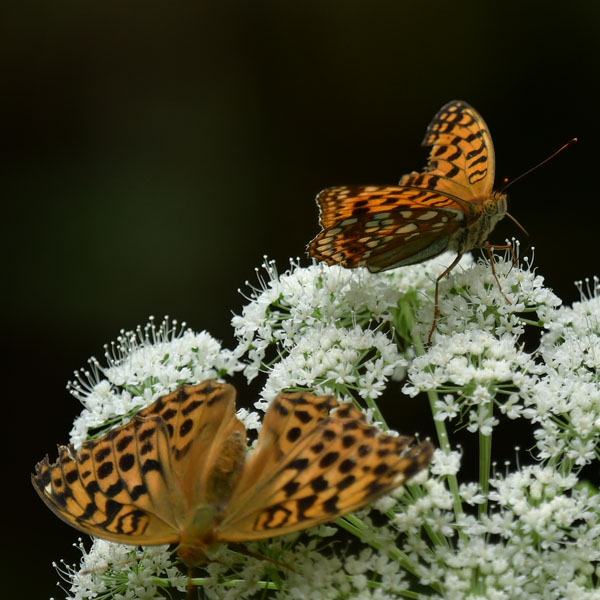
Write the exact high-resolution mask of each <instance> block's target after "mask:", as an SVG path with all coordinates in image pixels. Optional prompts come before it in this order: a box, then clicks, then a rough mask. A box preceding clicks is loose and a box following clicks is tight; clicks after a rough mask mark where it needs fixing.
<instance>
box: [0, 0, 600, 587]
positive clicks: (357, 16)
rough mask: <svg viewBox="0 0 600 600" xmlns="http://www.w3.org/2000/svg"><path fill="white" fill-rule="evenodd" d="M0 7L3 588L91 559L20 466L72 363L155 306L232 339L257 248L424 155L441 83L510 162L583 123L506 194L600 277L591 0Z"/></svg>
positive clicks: (280, 258)
mask: <svg viewBox="0 0 600 600" xmlns="http://www.w3.org/2000/svg"><path fill="white" fill-rule="evenodd" d="M1 10H2V12H3V13H4V14H3V15H0V17H1V18H0V40H1V41H0V64H1V73H2V92H1V97H0V106H1V114H2V125H3V126H2V143H1V144H0V147H1V148H2V157H1V161H0V177H1V182H2V187H1V189H2V197H3V218H2V225H3V227H2V229H3V235H2V238H3V242H4V246H5V248H4V251H3V255H4V261H3V262H4V265H5V277H4V281H5V285H4V289H3V294H2V298H3V300H4V302H5V306H3V311H2V314H3V316H4V318H5V321H6V322H5V325H4V332H5V335H4V336H3V339H4V344H5V355H6V356H7V357H8V360H6V359H5V360H4V366H5V368H6V374H5V376H4V381H5V382H7V383H8V394H7V396H6V398H5V410H4V414H3V426H4V428H5V432H7V433H5V434H4V436H3V439H4V440H7V442H8V444H7V447H6V449H4V459H5V461H6V465H7V468H8V476H6V475H5V478H4V487H3V490H4V492H3V496H4V502H5V505H7V506H8V507H9V508H8V509H6V512H5V513H4V525H3V529H2V530H3V541H4V543H3V544H2V546H3V550H4V552H5V553H7V555H6V556H5V557H4V560H3V561H2V564H3V565H4V569H5V570H6V573H5V577H4V584H3V589H4V590H6V592H5V593H6V594H7V597H9V595H14V594H15V593H17V591H18V593H20V595H21V596H22V595H23V594H25V597H32V598H38V597H39V598H45V597H48V596H50V595H55V596H56V597H63V596H62V595H61V594H60V593H57V592H59V590H56V588H55V581H56V575H55V572H54V570H53V569H52V567H51V565H50V562H51V561H52V560H58V559H60V558H61V557H64V558H67V559H68V560H69V561H72V560H73V559H75V558H77V557H78V556H79V555H78V553H77V552H76V551H74V549H73V548H71V542H72V541H74V540H75V539H76V538H77V535H78V534H77V533H76V532H75V531H74V530H71V529H70V528H69V527H67V526H66V525H63V524H62V523H61V522H60V521H59V520H58V519H56V518H54V517H53V516H52V515H51V514H50V512H49V511H48V510H47V509H46V508H45V507H44V506H43V505H42V503H41V502H40V501H39V499H38V498H37V497H36V495H35V493H34V491H33V489H32V488H31V487H30V484H29V473H30V472H31V470H32V468H33V465H34V464H35V463H36V462H37V461H38V460H39V459H41V458H42V457H43V455H44V454H45V453H47V452H48V453H50V455H51V456H54V453H55V450H54V449H55V445H56V443H58V442H65V441H66V440H67V435H68V431H69V429H70V426H71V423H72V420H73V418H74V416H75V415H76V414H78V413H79V411H80V406H78V404H77V402H76V401H75V400H74V399H73V398H71V397H70V396H69V395H68V393H67V392H66V391H65V389H64V386H65V383H66V381H67V380H68V379H70V378H71V375H72V372H73V370H74V369H77V368H79V367H82V366H85V361H86V359H87V358H88V357H89V356H90V355H92V354H94V355H96V356H99V357H101V356H102V353H103V350H102V345H103V344H104V343H105V342H107V341H110V340H112V339H114V338H115V337H116V336H117V335H118V333H119V330H120V329H121V328H126V329H130V328H133V327H135V326H136V325H137V324H139V323H141V324H143V323H145V322H146V320H147V317H148V315H151V314H152V315H156V317H157V320H160V318H161V317H162V316H163V315H164V314H169V315H171V316H172V317H174V318H178V319H180V320H186V321H187V322H188V323H189V324H190V325H191V326H192V327H193V328H195V329H197V330H201V329H207V330H209V331H210V332H211V333H212V334H213V335H215V336H216V337H217V338H219V339H221V340H223V342H224V344H225V345H227V346H229V347H231V346H232V345H233V339H232V335H231V332H230V328H229V319H230V315H231V311H235V312H239V311H240V309H241V306H242V303H243V300H242V298H241V296H240V295H239V294H238V292H237V291H236V290H237V288H238V287H243V282H244V281H245V280H246V279H250V280H251V281H254V267H256V266H258V265H259V264H260V262H261V260H262V256H263V254H267V255H268V256H269V257H271V258H274V259H276V260H277V263H278V265H279V267H280V269H281V270H283V269H284V268H285V267H286V266H287V259H288V257H290V256H292V257H295V256H298V255H301V256H302V255H303V252H304V246H305V244H306V243H307V242H308V241H309V240H310V239H311V238H312V237H313V236H314V235H315V234H316V233H317V231H318V226H317V209H316V206H315V204H314V197H315V195H316V193H317V192H318V191H319V190H320V189H322V188H324V187H327V186H330V185H336V184H350V183H376V184H387V183H393V182H395V181H397V180H398V178H399V177H400V175H402V174H403V173H405V172H408V171H411V170H413V169H419V168H421V167H422V166H423V165H424V162H425V158H426V152H425V150H423V149H422V148H420V146H419V143H420V141H421V139H422V136H423V134H424V131H425V128H426V126H427V124H428V123H429V120H430V119H431V118H432V116H433V115H434V113H435V112H436V111H437V110H438V109H439V108H440V107H441V106H442V104H444V103H445V102H447V101H449V100H452V99H456V98H459V99H463V100H466V101H467V102H469V103H471V104H472V105H473V106H475V108H476V109H477V110H478V111H479V112H480V113H481V114H482V115H483V116H484V118H485V119H486V121H487V123H488V125H489V127H490V130H491V132H492V137H493V139H494V143H495V148H496V156H497V177H498V181H500V180H501V179H502V178H504V177H509V178H513V177H515V176H517V175H518V174H520V173H521V172H523V171H524V170H526V169H528V168H529V167H531V166H533V165H534V164H535V163H536V162H538V161H540V160H541V159H543V158H545V157H546V156H548V155H549V154H550V153H551V152H553V151H554V150H555V149H556V148H557V147H558V146H560V145H561V144H562V143H563V142H565V141H566V140H568V139H569V138H571V137H573V136H578V137H579V138H580V143H579V144H577V145H575V146H574V147H573V148H571V149H569V150H568V151H566V152H564V153H563V154H562V155H561V156H560V157H558V158H556V159H555V160H554V161H553V162H552V163H551V164H550V165H547V166H545V167H542V168H541V169H540V170H539V171H537V172H535V173H533V174H532V175H530V176H528V177H527V178H525V179H524V180H522V181H521V182H519V183H518V184H516V185H515V186H514V187H513V188H511V190H510V206H509V208H510V212H511V213H512V214H513V215H515V216H516V217H517V218H518V219H519V221H520V222H521V223H522V224H523V226H524V227H526V228H527V229H528V231H529V232H530V235H531V237H530V242H531V243H532V244H533V245H535V246H536V260H535V262H536V265H537V267H538V270H539V272H540V274H542V275H544V276H545V278H546V281H547V283H548V284H549V285H550V286H551V287H552V288H553V289H554V290H555V291H557V293H558V294H559V295H560V296H561V297H563V298H564V299H565V301H566V302H572V301H573V300H575V299H576V298H577V297H578V296H577V293H576V290H575V288H574V286H573V284H572V281H573V280H575V279H578V278H583V277H586V276H590V275H593V274H594V273H598V268H597V261H596V256H597V238H598V216H599V212H600V211H599V210H598V191H597V190H596V185H595V184H594V181H595V178H596V176H597V159H598V150H597V135H598V122H597V109H598V97H597V94H596V92H595V86H596V85H597V81H598V75H599V69H598V61H599V52H598V50H599V45H598V42H597V41H596V40H597V36H598V31H599V30H600V29H599V26H600V22H599V21H600V20H599V16H600V15H599V9H598V6H597V5H596V4H595V3H591V2H588V1H585V0H579V1H577V0H575V1H571V2H569V3H568V4H564V3H560V4H558V3H548V2H534V1H530V2H511V1H509V2H502V3H499V2H498V3H492V2H481V1H479V2H475V1H470V2H453V3H450V2H435V1H430V2H416V1H415V2H401V1H397V2H392V1H387V2H386V1H374V2H358V1H354V0H345V1H341V0H340V1H339V2H334V1H330V0H318V1H314V2H300V3H291V2H276V1H273V2H252V3H251V2H242V1H239V2H215V3H214V4H211V3H207V2H205V1H198V2H194V3H184V2H175V3H169V5H168V6H167V5H165V4H162V3H153V2H150V3H147V2H145V3H136V2H114V3H111V2H102V3H86V2H79V1H70V2H68V1H67V2H58V3H48V2H23V3H14V5H13V6H8V3H5V4H4V5H3V7H2V9H1ZM593 90H594V91H593ZM512 235H517V236H518V237H520V238H521V239H522V241H523V242H524V243H527V240H526V239H524V237H523V235H522V234H520V233H519V232H518V230H517V229H516V228H515V227H514V226H513V225H512V224H511V223H510V222H509V221H508V220H505V221H504V222H503V223H502V224H501V225H500V226H499V227H498V228H497V231H496V233H495V235H494V237H493V239H492V241H496V242H500V243H501V242H502V241H503V240H504V238H505V237H507V236H512ZM241 396H242V401H243V402H247V403H249V402H250V401H251V400H252V397H251V396H250V395H249V393H248V391H245V392H244V391H243V388H242V391H241ZM4 532H5V533H4ZM11 582H14V586H15V588H14V590H11V589H10V585H11ZM7 586H8V589H7ZM11 591H13V594H10V592H11Z"/></svg>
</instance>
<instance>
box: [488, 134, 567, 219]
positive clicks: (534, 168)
mask: <svg viewBox="0 0 600 600" xmlns="http://www.w3.org/2000/svg"><path fill="white" fill-rule="evenodd" d="M576 141H577V138H576V137H574V138H572V139H570V140H569V141H568V142H567V143H566V144H563V145H562V146H561V147H560V148H559V149H558V150H556V151H555V152H553V153H552V154H551V155H550V156H549V157H548V158H545V159H544V160H543V161H542V162H540V163H538V164H537V165H535V166H533V167H531V169H527V171H525V173H521V174H520V175H519V176H518V177H515V179H513V180H512V181H508V179H505V180H504V181H503V182H502V185H501V186H500V189H499V190H498V193H503V192H504V191H505V190H506V189H507V188H508V187H509V186H511V185H512V184H513V183H516V182H517V181H519V179H523V177H525V175H529V173H531V172H532V171H535V170H536V169H537V168H539V167H541V166H542V165H545V164H546V163H547V162H548V161H549V160H552V159H553V158H554V157H555V156H556V155H557V154H559V153H560V152H562V151H563V150H565V149H566V148H568V147H569V146H570V145H571V144H574V143H575V142H576ZM507 216H508V217H510V218H511V219H512V220H513V221H515V220H514V219H513V218H512V217H511V216H510V215H507ZM515 223H517V222H516V221H515ZM517 225H519V224H518V223H517ZM519 227H521V226H520V225H519ZM521 229H523V228H522V227H521ZM523 231H525V230H524V229H523Z"/></svg>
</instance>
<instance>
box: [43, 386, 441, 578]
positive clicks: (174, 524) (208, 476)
mask: <svg viewBox="0 0 600 600" xmlns="http://www.w3.org/2000/svg"><path fill="white" fill-rule="evenodd" d="M235 396H236V392H235V389H234V387H233V386H231V385H229V384H224V383H218V382H216V381H213V380H207V381H204V382H203V383H201V384H199V385H194V386H192V385H183V386H182V387H180V388H179V389H178V390H176V391H175V392H173V393H171V394H168V395H165V396H162V397H160V398H158V399H157V400H156V401H155V402H154V403H153V404H151V405H150V406H148V407H147V408H145V409H143V410H141V411H140V412H139V413H137V415H136V416H135V417H134V418H133V419H132V420H131V421H130V422H128V423H126V424H125V425H121V426H120V427H117V428H115V429H112V430H111V431H109V432H108V433H106V434H105V435H103V436H102V437H100V438H98V439H94V440H89V441H86V442H84V443H83V444H82V446H81V448H80V449H79V451H76V450H75V449H74V448H72V447H65V446H59V450H58V460H57V461H56V462H55V463H53V464H50V462H49V460H48V457H47V456H46V458H45V459H44V460H42V461H41V462H40V463H38V464H37V466H36V468H35V473H34V474H33V475H32V483H33V486H34V487H35V489H36V491H37V492H38V494H39V495H40V497H41V498H42V500H43V501H44V502H45V503H46V505H47V506H48V507H49V508H50V510H52V511H53V512H54V513H55V514H56V515H57V516H58V517H60V518H61V519H62V520H63V521H65V522H66V523H68V524H69V525H72V526H73V527H75V528H76V529H79V530H80V531H82V532H84V533H88V534H90V535H93V536H97V537H100V538H104V539H106V540H110V541H113V542H121V543H123V544H132V545H142V546H144V545H147V546H152V545H159V544H178V548H177V553H178V556H179V558H180V559H181V561H182V562H183V563H184V564H186V565H187V566H188V567H190V568H191V567H194V566H197V565H200V564H202V563H204V562H206V561H207V560H208V553H209V552H210V551H211V549H213V548H214V547H215V546H216V545H218V544H220V543H230V542H248V541H252V540H261V539H265V538H270V537H273V536H278V535H283V534H287V533H291V532H294V531H299V530H302V529H306V528H308V527H312V526H313V525H317V524H319V523H323V522H326V521H330V520H333V519H336V518H337V517H340V516H342V515H344V514H347V513H349V512H352V511H355V510H358V509H359V508H362V507H364V506H365V505H367V504H369V503H370V502H372V501H373V500H375V499H377V498H379V497H381V496H383V495H384V494H387V493H388V492H390V491H391V490H393V489H394V488H396V487H397V486H399V485H402V484H403V483H405V482H406V481H407V480H408V479H410V478H411V477H412V476H413V475H415V474H416V473H417V472H419V471H421V470H422V469H424V468H425V467H426V466H427V465H428V464H429V462H430V460H431V457H432V454H433V446H432V445H431V443H430V442H428V441H424V442H421V443H419V444H415V443H413V438H410V437H406V436H392V435H388V434H386V433H383V432H381V431H380V430H379V429H378V428H377V427H374V426H373V425H369V424H368V423H367V422H366V419H365V416H364V415H363V414H362V412H361V411H360V410H358V409H357V408H356V407H355V406H354V405H353V404H352V403H349V402H346V403H342V404H340V403H338V401H337V400H336V398H335V397H334V396H332V395H326V396H316V395H314V394H311V393H308V392H293V393H281V394H279V395H278V396H276V397H275V399H274V400H273V401H272V403H271V404H270V406H269V408H268V410H267V412H266V414H265V417H264V420H263V424H262V428H261V431H260V433H259V436H258V440H257V444H256V446H255V448H254V449H253V450H252V451H251V452H250V454H249V455H248V456H247V451H246V432H245V428H244V425H243V424H242V422H241V421H240V420H239V419H238V418H237V417H236V412H235Z"/></svg>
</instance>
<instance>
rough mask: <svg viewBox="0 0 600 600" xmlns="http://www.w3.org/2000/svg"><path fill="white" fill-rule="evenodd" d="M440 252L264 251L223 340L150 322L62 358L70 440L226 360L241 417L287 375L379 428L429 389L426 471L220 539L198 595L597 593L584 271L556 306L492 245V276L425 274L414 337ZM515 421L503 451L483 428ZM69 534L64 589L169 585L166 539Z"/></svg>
mask: <svg viewBox="0 0 600 600" xmlns="http://www.w3.org/2000/svg"><path fill="white" fill-rule="evenodd" d="M451 260H452V257H451V256H443V257H440V258H439V259H435V260H432V261H429V262H427V263H425V264H423V265H415V266H410V267H403V268H401V269H397V270H394V271H389V272H385V273H383V274H378V275H373V274H371V273H368V272H367V271H366V270H362V269H354V270H346V269H342V268H339V267H328V266H325V265H310V266H308V267H302V266H300V264H299V263H298V262H295V261H294V262H291V263H290V267H289V269H288V270H287V271H286V272H284V273H281V274H280V273H278V272H277V270H276V269H275V266H274V264H273V263H271V262H265V264H264V266H263V274H262V275H260V276H259V284H258V285H257V286H256V287H251V288H250V290H249V292H247V303H246V305H245V306H244V308H243V309H242V311H241V314H239V315H237V316H235V317H234V318H233V320H232V325H233V328H234V333H235V335H236V338H237V340H238V343H237V346H236V347H235V348H233V349H232V350H226V349H224V348H222V347H221V345H220V344H219V342H217V341H216V340H214V338H212V337H211V336H210V335H209V334H207V333H206V332H202V333H194V332H193V331H191V330H189V329H186V328H185V327H179V326H175V325H173V323H172V322H170V321H165V322H163V324H161V325H160V326H158V327H157V326H155V325H154V324H153V321H151V323H150V324H149V325H147V326H146V327H143V328H138V329H137V330H136V331H135V332H123V333H122V334H121V336H120V338H119V339H118V340H117V342H116V343H115V344H113V345H112V346H109V347H108V348H107V355H106V364H105V365H104V366H101V364H100V362H99V361H95V360H92V361H91V363H90V369H88V370H87V371H86V372H80V373H79V374H78V376H77V379H76V382H75V383H72V384H71V385H70V389H71V390H72V392H73V393H74V394H75V395H76V397H77V398H79V399H80V401H81V402H82V403H83V405H84V411H83V413H82V415H81V416H80V417H79V418H78V420H77V421H76V424H75V426H74V427H73V432H72V442H73V443H74V444H75V445H78V444H81V442H82V441H83V440H84V439H86V438H87V437H88V436H89V435H90V434H91V435H95V434H97V433H98V432H102V431H105V430H106V429H107V428H108V427H111V426H113V425H114V423H122V422H123V421H124V420H126V419H128V418H130V416H131V415H132V414H133V413H134V412H135V411H136V410H137V409H138V407H139V408H141V407H144V406H148V405H149V404H150V403H152V402H153V401H154V400H155V399H156V398H157V397H159V396H161V395H163V394H165V393H168V392H171V391H173V390H174V389H176V388H177V387H178V386H179V385H180V384H182V383H191V384H194V383H198V382H199V381H201V380H203V379H205V378H208V377H212V378H220V379H225V380H226V379H229V378H230V377H232V375H233V374H234V373H238V372H242V373H243V374H244V375H245V376H246V378H247V379H248V380H251V379H258V380H259V381H260V382H261V384H262V392H261V393H260V397H259V398H258V399H257V400H256V402H255V405H254V409H255V410H243V409H242V410H240V411H239V412H238V417H239V418H241V420H243V421H244V423H245V425H246V427H247V428H250V429H251V428H254V429H259V428H260V423H261V421H262V417H261V413H263V412H264V411H265V410H267V409H268V407H269V405H270V403H271V401H272V400H273V398H274V397H275V396H276V395H277V394H278V393H279V392H281V391H283V390H286V391H294V390H300V389H301V390H309V391H312V392H314V393H316V394H334V395H335V396H336V397H337V398H339V400H340V401H344V400H346V401H351V402H353V403H355V405H356V406H357V407H360V408H361V410H363V412H364V413H365V415H366V419H367V421H368V422H369V423H373V424H375V425H376V426H377V427H378V428H379V429H381V430H386V429H387V423H388V422H390V423H392V422H393V423H394V425H395V426H397V427H399V428H402V421H403V419H404V418H405V416H406V415H409V414H411V413H413V412H414V411H415V409H416V408H417V405H419V404H423V403H425V404H426V405H427V406H429V408H430V410H431V415H432V419H431V421H430V422H423V424H422V426H421V433H422V434H424V433H425V432H430V433H431V437H432V441H433V442H434V444H435V446H436V447H437V450H436V451H435V455H434V457H433V460H432V463H431V465H430V469H429V473H426V472H422V473H421V474H420V475H419V476H417V477H416V478H415V479H413V480H411V482H410V483H409V484H408V485H406V486H404V487H403V488H400V489H399V490H398V491H396V492H394V493H392V494H390V495H389V496H385V497H383V498H381V499H380V500H378V501H377V502H376V503H374V504H373V505H371V506H370V507H367V508H365V509H363V510H361V511H359V512H358V513H354V514H350V515H347V516H345V517H342V518H340V519H338V520H337V521H336V522H335V523H331V524H327V525H320V526H318V527H315V528H313V529H309V530H307V531H304V532H298V533H294V534H290V535H288V536H283V537H275V538H273V539H268V540H263V541H259V542H252V543H248V544H245V545H244V552H245V554H240V553H238V552H236V551H235V549H233V548H228V547H226V546H222V547H221V548H220V549H219V551H218V554H217V555H216V556H214V557H213V559H214V562H209V563H207V564H206V565H205V566H204V567H203V568H202V569H199V570H198V572H197V573H196V576H195V577H194V580H193V581H194V583H195V584H196V585H197V586H198V587H197V590H198V594H199V595H198V597H206V598H215V599H216V598H267V597H269V598H281V599H283V598H286V599H287V598H298V599H300V598H308V597H318V598H332V599H333V598H335V599H338V598H339V599H342V598H361V599H362V598H365V599H366V598H377V599H379V598H381V599H384V598H403V597H413V598H417V597H418V598H440V599H442V598H443V599H457V600H462V599H464V600H473V599H476V598H491V599H507V600H508V599H513V598H515V599H516V598H528V599H529V598H532V599H540V600H542V599H543V600H547V599H554V598H555V599H557V600H558V599H562V598H572V599H578V600H579V599H592V598H598V597H600V584H599V581H598V574H599V573H600V524H599V517H598V515H599V514H600V494H597V493H596V491H597V490H596V487H595V484H593V483H591V482H589V481H587V479H586V478H585V477H586V475H587V474H588V473H597V470H598V464H597V463H598V456H599V449H598V440H600V435H598V427H599V426H600V375H599V369H598V367H599V365H600V351H599V348H600V325H599V323H600V294H599V292H598V289H599V288H598V280H597V279H594V280H593V281H592V282H591V283H588V285H587V287H586V286H581V301H580V302H577V303H575V304H574V305H573V306H570V307H562V306H561V302H560V299H559V298H557V297H556V296H555V295H554V294H553V293H552V292H551V291H550V290H549V289H548V288H546V287H544V282H543V278H542V277H541V276H539V275H537V274H536V273H535V272H534V271H533V269H532V268H531V266H530V264H529V263H528V262H527V261H523V262H522V263H521V266H520V267H518V268H516V267H514V266H513V264H512V262H511V261H510V260H508V259H507V257H504V258H503V257H496V264H495V268H496V273H497V275H498V279H499V281H500V284H501V286H502V291H500V290H499V289H498V285H497V283H496V281H495V279H494V277H493V275H492V274H491V271H490V267H489V265H488V264H487V263H486V262H484V261H480V262H477V263H474V262H473V261H472V259H470V258H469V257H464V258H463V260H462V261H461V263H460V265H459V266H458V267H457V268H456V269H455V270H454V271H453V272H452V273H451V274H450V276H449V277H448V278H447V279H444V280H443V281H442V282H441V285H440V296H439V309H440V317H439V319H438V322H437V326H436V331H435V333H434V336H433V343H432V344H431V345H429V346H427V345H426V343H425V342H426V340H427V335H428V333H429V328H430V325H431V322H432V316H433V298H432V293H433V285H434V282H435V278H436V277H437V275H439V274H440V273H441V272H442V271H443V270H444V268H445V266H447V265H448V264H449V263H450V262H451ZM505 295H506V297H508V299H509V300H510V303H508V302H507V301H506V298H505ZM525 336H527V340H528V343H527V345H525V344H524V339H525ZM525 347H527V348H534V350H532V351H526V350H525ZM382 397H385V403H382V402H381V399H382ZM398 424H399V425H398ZM513 424H514V425H516V424H519V427H518V428H516V429H514V431H517V432H524V433H523V436H524V437H523V439H519V438H518V437H516V436H515V437H514V439H511V441H512V443H513V444H514V447H515V450H514V456H515V457H516V460H515V461H511V462H504V463H503V465H504V466H503V467H502V468H500V467H499V466H498V464H499V463H498V460H497V458H496V454H495V453H496V452H497V450H498V449H500V445H499V444H498V443H496V442H494V438H498V437H499V436H502V433H503V432H505V431H506V429H507V428H511V431H512V425H513ZM402 433H410V434H412V433H414V431H402ZM459 441H460V443H459ZM520 447H523V448H526V449H527V450H526V451H522V450H520ZM465 458H468V459H469V460H465ZM474 458H475V460H473V459H474ZM501 460H504V459H503V458H502V459H501ZM473 462H475V463H478V469H477V470H476V471H475V472H473V471H472V470H471V469H470V468H469V463H470V464H473ZM82 553H83V555H84V558H83V559H82V564H81V565H79V566H72V567H66V566H63V567H61V568H60V572H61V576H62V577H63V579H64V583H63V585H64V586H65V588H64V591H65V596H66V597H68V598H92V597H95V598H118V599H121V598H123V599H125V598H128V599H133V598H159V597H173V596H176V595H177V593H179V592H178V591H177V590H180V591H181V590H183V588H184V587H185V585H186V578H185V574H184V573H182V571H181V570H180V569H179V568H178V567H179V565H178V564H177V561H176V557H175V556H174V555H173V554H172V553H170V552H169V551H168V549H167V548H164V547H156V548H144V549H141V550H140V549H135V548H132V547H123V546H119V545H115V544H112V543H108V542H104V541H101V540H94V542H93V545H92V547H91V549H90V550H85V549H84V548H83V546H82ZM261 557H266V559H265V558H261ZM284 565H288V566H289V567H292V568H286V567H285V566H284Z"/></svg>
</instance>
